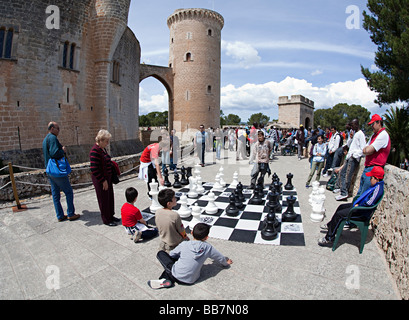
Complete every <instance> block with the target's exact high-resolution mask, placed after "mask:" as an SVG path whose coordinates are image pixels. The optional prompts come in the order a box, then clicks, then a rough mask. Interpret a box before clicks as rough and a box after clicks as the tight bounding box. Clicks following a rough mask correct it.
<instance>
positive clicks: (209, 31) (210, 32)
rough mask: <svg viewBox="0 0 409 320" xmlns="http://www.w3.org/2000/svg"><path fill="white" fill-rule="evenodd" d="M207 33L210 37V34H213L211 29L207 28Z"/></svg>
mask: <svg viewBox="0 0 409 320" xmlns="http://www.w3.org/2000/svg"><path fill="white" fill-rule="evenodd" d="M207 35H208V36H209V37H211V36H212V35H213V31H212V29H208V30H207Z"/></svg>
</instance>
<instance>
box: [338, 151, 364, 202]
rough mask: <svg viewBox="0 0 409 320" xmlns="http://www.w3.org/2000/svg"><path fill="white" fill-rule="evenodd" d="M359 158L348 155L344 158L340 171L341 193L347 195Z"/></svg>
mask: <svg viewBox="0 0 409 320" xmlns="http://www.w3.org/2000/svg"><path fill="white" fill-rule="evenodd" d="M359 159H361V158H359ZM359 162H360V160H357V159H355V158H354V157H352V156H351V157H350V158H349V159H348V160H346V162H345V164H344V167H343V168H342V170H341V173H340V179H341V181H340V186H341V195H342V196H347V195H348V190H349V187H350V186H351V181H352V176H353V175H354V172H355V169H356V168H358V166H359Z"/></svg>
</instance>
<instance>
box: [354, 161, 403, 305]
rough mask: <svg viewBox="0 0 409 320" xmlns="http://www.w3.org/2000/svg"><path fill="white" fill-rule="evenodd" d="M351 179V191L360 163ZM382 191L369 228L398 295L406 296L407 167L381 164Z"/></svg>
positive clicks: (362, 167) (358, 177) (356, 187)
mask: <svg viewBox="0 0 409 320" xmlns="http://www.w3.org/2000/svg"><path fill="white" fill-rule="evenodd" d="M361 163H362V164H361V167H360V170H359V173H358V176H357V181H356V183H355V192H354V194H356V193H357V191H358V188H359V181H360V177H361V175H362V172H363V169H364V166H363V161H362V162H361ZM384 181H385V194H384V197H383V200H382V202H381V204H380V205H379V207H378V209H377V210H376V212H375V214H374V216H373V218H372V221H371V225H372V229H373V231H374V236H375V239H376V241H377V243H378V245H379V247H380V248H381V249H382V250H383V252H384V253H385V258H386V261H387V263H388V265H389V269H390V272H391V274H392V276H393V277H394V279H395V281H396V285H397V287H398V290H399V292H400V294H401V297H402V299H405V300H408V299H409V261H408V260H409V258H408V257H409V171H406V170H402V169H399V168H397V167H395V166H391V165H386V166H385V179H384Z"/></svg>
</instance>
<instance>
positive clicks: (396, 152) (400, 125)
mask: <svg viewBox="0 0 409 320" xmlns="http://www.w3.org/2000/svg"><path fill="white" fill-rule="evenodd" d="M384 117H385V120H384V124H385V128H386V131H387V132H388V133H389V137H390V139H391V145H392V146H391V153H390V154H389V158H388V163H389V164H392V165H394V166H397V167H399V164H400V163H402V162H403V160H404V159H405V158H409V140H408V137H409V110H408V108H403V107H401V108H397V107H396V108H391V109H388V110H387V111H386V114H385V116H384Z"/></svg>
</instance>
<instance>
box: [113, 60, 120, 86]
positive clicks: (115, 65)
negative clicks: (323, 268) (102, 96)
mask: <svg viewBox="0 0 409 320" xmlns="http://www.w3.org/2000/svg"><path fill="white" fill-rule="evenodd" d="M120 67H121V65H120V64H119V62H118V61H114V62H113V63H112V82H113V83H116V84H119V75H120V69H121V68H120Z"/></svg>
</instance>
